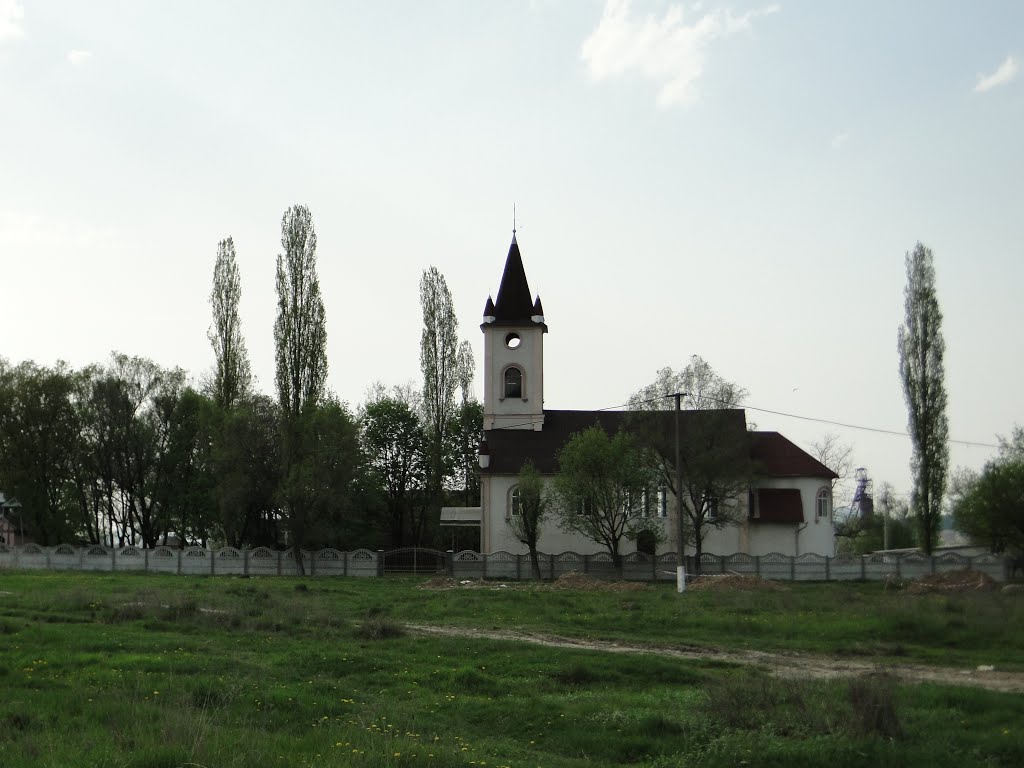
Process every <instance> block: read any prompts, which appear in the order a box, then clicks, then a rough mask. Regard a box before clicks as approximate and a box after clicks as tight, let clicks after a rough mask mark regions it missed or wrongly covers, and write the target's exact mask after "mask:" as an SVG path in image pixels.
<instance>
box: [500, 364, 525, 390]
mask: <svg viewBox="0 0 1024 768" xmlns="http://www.w3.org/2000/svg"><path fill="white" fill-rule="evenodd" d="M522 396H523V372H522V371H521V370H520V369H519V368H516V367H515V366H514V365H512V366H509V367H508V368H506V369H505V386H504V395H503V397H522Z"/></svg>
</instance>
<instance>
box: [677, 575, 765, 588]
mask: <svg viewBox="0 0 1024 768" xmlns="http://www.w3.org/2000/svg"><path fill="white" fill-rule="evenodd" d="M686 588H687V589H693V590H696V591H698V592H778V591H780V590H784V589H785V587H784V586H782V585H781V584H779V583H778V582H777V581H769V580H768V579H762V578H761V577H760V576H743V575H741V574H738V573H727V574H724V575H722V576H697V577H696V578H695V579H694V580H693V581H691V582H690V583H689V584H687V585H686Z"/></svg>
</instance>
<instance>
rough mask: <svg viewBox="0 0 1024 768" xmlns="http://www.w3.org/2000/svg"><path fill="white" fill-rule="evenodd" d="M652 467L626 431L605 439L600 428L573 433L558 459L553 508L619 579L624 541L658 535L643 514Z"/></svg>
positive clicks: (652, 522) (563, 524)
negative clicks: (607, 558) (603, 553)
mask: <svg viewBox="0 0 1024 768" xmlns="http://www.w3.org/2000/svg"><path fill="white" fill-rule="evenodd" d="M653 470H654V462H653V461H652V459H651V457H650V456H649V455H647V451H646V450H645V449H643V448H642V447H640V445H638V444H637V442H636V440H635V439H634V438H633V437H632V435H631V434H630V433H628V432H624V431H620V432H617V433H616V434H615V435H614V436H612V437H609V435H608V433H607V432H605V431H604V429H603V428H602V427H600V426H598V425H595V426H593V427H590V428H589V429H585V430H584V431H582V432H577V433H576V434H575V435H573V436H572V437H571V438H569V441H568V442H567V443H566V444H565V446H564V447H563V448H562V450H561V451H559V454H558V474H557V475H555V479H554V492H555V495H556V499H557V501H556V502H555V508H556V510H557V514H558V517H559V521H560V526H561V528H562V529H563V530H565V531H567V532H570V533H579V534H581V535H583V536H586V537H587V538H588V539H590V540H591V541H594V542H596V543H598V544H600V545H602V546H603V547H604V548H605V549H607V550H608V554H609V555H611V557H612V562H613V563H614V564H615V572H616V573H617V574H619V575H620V576H621V575H622V552H620V551H619V547H620V545H621V543H622V540H623V539H632V540H636V538H637V537H638V536H640V535H641V534H642V533H644V532H650V534H651V535H653V536H655V537H658V536H660V534H661V531H660V529H659V527H658V526H657V523H656V521H655V519H654V518H652V517H648V516H646V515H643V514H642V510H643V509H644V506H645V504H644V499H645V494H647V493H649V492H650V489H651V488H652V487H654V483H655V475H654V471H653Z"/></svg>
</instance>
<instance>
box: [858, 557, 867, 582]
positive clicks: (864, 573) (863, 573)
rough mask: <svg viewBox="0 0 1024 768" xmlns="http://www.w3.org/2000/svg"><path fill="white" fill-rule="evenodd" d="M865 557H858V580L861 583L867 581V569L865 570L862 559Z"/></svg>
mask: <svg viewBox="0 0 1024 768" xmlns="http://www.w3.org/2000/svg"><path fill="white" fill-rule="evenodd" d="M865 557H867V555H861V556H860V580H861V581H867V580H868V569H867V566H866V565H865V564H864V558H865Z"/></svg>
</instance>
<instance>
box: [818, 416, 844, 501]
mask: <svg viewBox="0 0 1024 768" xmlns="http://www.w3.org/2000/svg"><path fill="white" fill-rule="evenodd" d="M811 455H812V456H813V457H814V458H816V459H817V460H818V461H820V462H821V463H822V464H824V465H825V466H826V467H828V468H829V469H831V470H832V471H833V472H835V473H836V475H837V477H835V478H833V480H832V498H833V500H834V499H835V498H836V492H837V491H839V492H843V489H845V485H846V481H847V480H849V478H850V475H852V474H853V446H852V445H850V444H849V443H843V442H840V440H839V435H837V434H836V433H835V432H826V433H825V434H824V435H823V436H822V438H821V440H819V441H818V442H816V443H812V444H811Z"/></svg>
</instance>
